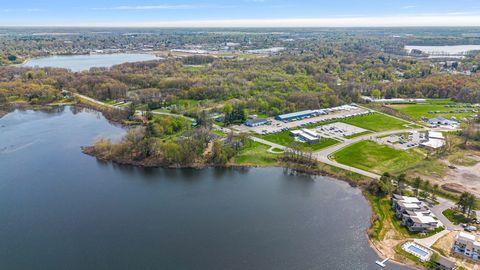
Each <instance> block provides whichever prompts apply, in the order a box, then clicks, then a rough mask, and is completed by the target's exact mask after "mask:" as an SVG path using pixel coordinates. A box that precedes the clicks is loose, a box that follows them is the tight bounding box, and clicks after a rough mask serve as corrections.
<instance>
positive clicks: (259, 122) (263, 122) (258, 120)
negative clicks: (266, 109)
mask: <svg viewBox="0 0 480 270" xmlns="http://www.w3.org/2000/svg"><path fill="white" fill-rule="evenodd" d="M269 123H270V121H269V120H268V119H264V118H256V119H249V120H247V121H246V122H245V126H248V127H259V126H263V125H268V124H269Z"/></svg>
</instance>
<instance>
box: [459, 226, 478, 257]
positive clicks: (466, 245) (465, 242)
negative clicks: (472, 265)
mask: <svg viewBox="0 0 480 270" xmlns="http://www.w3.org/2000/svg"><path fill="white" fill-rule="evenodd" d="M452 250H453V252H454V253H456V254H460V255H463V256H465V257H468V258H469V259H473V260H477V261H478V260H480V242H479V241H478V240H477V238H476V237H475V235H473V234H469V233H466V232H459V233H458V234H457V236H456V237H455V241H454V242H453V247H452Z"/></svg>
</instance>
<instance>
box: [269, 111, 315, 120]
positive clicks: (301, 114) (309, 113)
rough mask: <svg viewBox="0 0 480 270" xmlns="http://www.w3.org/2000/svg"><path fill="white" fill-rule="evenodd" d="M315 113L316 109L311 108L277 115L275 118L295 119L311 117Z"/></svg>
mask: <svg viewBox="0 0 480 270" xmlns="http://www.w3.org/2000/svg"><path fill="white" fill-rule="evenodd" d="M316 115H317V111H313V110H306V111H301V112H294V113H287V114H282V115H277V116H276V117H275V120H278V121H295V120H300V119H305V118H308V117H313V116H316Z"/></svg>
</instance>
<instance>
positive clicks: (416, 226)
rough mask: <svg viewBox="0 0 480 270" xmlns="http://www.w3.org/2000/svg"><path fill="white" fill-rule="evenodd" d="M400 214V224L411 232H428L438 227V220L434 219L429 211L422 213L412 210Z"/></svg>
mask: <svg viewBox="0 0 480 270" xmlns="http://www.w3.org/2000/svg"><path fill="white" fill-rule="evenodd" d="M412 213H413V214H411V213H408V214H404V215H403V216H402V225H404V226H405V227H407V228H408V230H409V231H411V232H430V231H434V230H435V229H436V228H437V227H438V224H439V222H438V220H436V219H435V218H434V217H433V215H432V214H431V213H430V214H428V215H424V214H422V213H417V212H412Z"/></svg>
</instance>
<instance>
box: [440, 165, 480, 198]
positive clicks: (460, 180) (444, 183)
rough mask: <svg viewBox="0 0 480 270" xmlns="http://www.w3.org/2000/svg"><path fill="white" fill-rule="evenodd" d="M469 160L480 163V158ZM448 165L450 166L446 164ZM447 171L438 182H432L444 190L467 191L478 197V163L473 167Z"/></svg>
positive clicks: (479, 174) (479, 181) (459, 167)
mask: <svg viewBox="0 0 480 270" xmlns="http://www.w3.org/2000/svg"><path fill="white" fill-rule="evenodd" d="M470 158H472V159H476V160H478V161H480V156H471V157H470ZM447 164H448V165H450V164H449V163H448V162H447ZM455 167H456V168H455V169H449V170H448V171H447V174H446V175H445V176H444V177H443V178H442V179H440V180H438V179H437V180H434V182H436V183H438V184H439V185H440V186H441V187H443V188H444V189H447V190H450V191H456V192H464V191H468V192H470V193H473V194H475V195H476V196H477V197H480V163H477V164H476V165H475V166H470V167H469V166H458V165H456V166H455Z"/></svg>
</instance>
